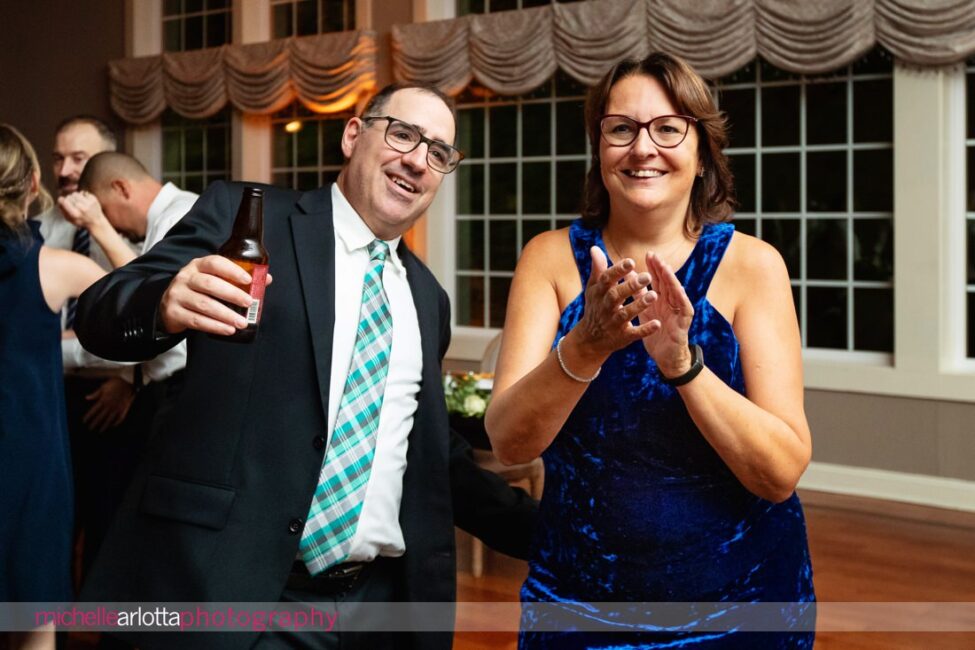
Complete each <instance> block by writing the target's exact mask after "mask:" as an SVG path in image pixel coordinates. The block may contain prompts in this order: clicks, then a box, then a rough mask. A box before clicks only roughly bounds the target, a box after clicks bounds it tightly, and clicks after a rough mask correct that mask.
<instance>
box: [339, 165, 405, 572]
mask: <svg viewBox="0 0 975 650" xmlns="http://www.w3.org/2000/svg"><path fill="white" fill-rule="evenodd" d="M332 215H333V219H334V223H335V271H336V272H335V278H336V280H335V329H334V331H333V335H332V374H331V381H330V383H329V400H328V439H329V442H331V438H332V431H333V430H334V428H335V419H336V416H337V415H338V410H339V405H340V403H341V401H342V392H343V390H344V388H345V381H346V378H347V377H348V374H349V366H350V365H351V362H352V352H353V349H354V348H355V335H356V328H357V327H358V324H359V309H360V306H361V302H362V283H363V278H364V276H365V273H366V267H367V266H368V264H369V250H368V246H369V244H370V242H372V241H373V240H374V239H376V236H375V235H374V234H373V233H372V231H371V230H369V227H368V226H366V224H365V223H364V222H363V221H362V218H361V217H359V215H358V213H356V211H355V210H354V209H353V207H352V206H351V205H350V204H349V202H348V201H347V200H346V198H345V197H344V196H343V195H342V192H341V191H340V190H339V186H338V184H333V185H332ZM399 240H400V238H399V237H397V238H396V239H393V240H390V241H387V243H388V244H389V250H390V255H389V257H387V259H386V266H385V267H384V269H383V289H384V290H385V292H386V299H387V300H388V302H389V310H390V313H391V314H392V317H393V344H392V345H393V348H392V351H391V353H390V357H389V371H388V374H387V376H386V388H385V392H384V397H383V405H382V410H381V411H380V414H379V427H378V430H377V432H376V454H375V457H374V458H373V461H372V470H371V472H370V475H369V482H368V484H367V485H366V492H365V501H364V503H363V506H362V511H361V513H360V515H359V523H358V526H357V527H356V532H355V535H354V536H353V538H352V547H351V551H350V554H349V557H348V561H357V562H363V561H370V560H373V559H375V557H376V556H377V555H383V556H392V557H395V556H399V555H402V554H403V553H404V552H405V550H406V543H405V542H404V541H403V531H402V530H401V529H400V525H399V510H400V501H401V500H402V497H403V474H404V473H405V472H406V449H407V445H408V437H409V434H410V431H411V430H412V428H413V418H414V415H415V414H416V406H417V399H416V398H417V393H418V392H419V390H420V378H421V373H422V371H423V354H422V352H421V350H420V326H419V322H418V320H417V315H416V306H415V305H414V304H413V294H412V292H411V291H410V285H409V283H408V282H407V279H406V269H405V268H404V267H403V263H402V261H401V260H400V258H399V255H397V253H396V246H397V245H398V244H399ZM340 277H341V281H339V280H338V278H340ZM326 449H327V447H326Z"/></svg>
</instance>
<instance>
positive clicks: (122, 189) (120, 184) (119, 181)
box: [110, 178, 132, 201]
mask: <svg viewBox="0 0 975 650" xmlns="http://www.w3.org/2000/svg"><path fill="white" fill-rule="evenodd" d="M110 187H111V188H112V189H113V190H115V191H116V192H118V193H119V194H121V195H122V198H124V199H125V200H126V201H128V200H129V199H130V198H132V184H131V183H129V181H128V180H127V179H125V178H116V179H115V180H113V181H112V182H111V184H110Z"/></svg>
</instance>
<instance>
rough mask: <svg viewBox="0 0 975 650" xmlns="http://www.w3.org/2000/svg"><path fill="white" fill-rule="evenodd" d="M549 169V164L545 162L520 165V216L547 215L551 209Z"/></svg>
mask: <svg viewBox="0 0 975 650" xmlns="http://www.w3.org/2000/svg"><path fill="white" fill-rule="evenodd" d="M551 169H552V165H551V163H547V162H537V163H524V164H522V166H521V173H522V179H521V212H522V214H549V211H550V210H551V207H552V203H551V200H550V196H549V195H550V194H551V190H550V186H549V180H550V177H551Z"/></svg>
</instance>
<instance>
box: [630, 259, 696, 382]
mask: <svg viewBox="0 0 975 650" xmlns="http://www.w3.org/2000/svg"><path fill="white" fill-rule="evenodd" d="M647 269H648V270H649V271H650V276H651V277H652V278H653V287H654V290H655V291H656V292H657V295H658V298H657V300H654V301H653V302H651V303H649V304H648V305H647V306H646V307H645V308H644V309H643V311H642V312H640V323H641V324H649V323H657V324H658V327H657V328H656V329H655V330H654V332H653V333H651V334H649V335H647V336H645V337H643V346H644V347H645V348H646V349H647V354H649V355H650V357H651V358H652V359H653V360H654V361H655V362H656V364H657V367H658V368H659V369H660V372H661V373H663V375H664V376H665V377H678V376H680V375H682V374H684V373H685V372H687V371H688V370H689V369H690V367H691V362H692V360H691V353H690V350H689V349H688V347H687V345H688V341H687V333H688V330H689V329H690V327H691V321H693V320H694V306H693V305H692V304H691V301H690V299H689V298H688V297H687V293H686V292H685V291H684V287H683V286H681V283H680V281H679V280H678V279H677V276H676V275H675V274H674V271H673V269H671V268H670V265H668V264H667V263H666V262H664V261H663V260H662V259H660V258H659V257H657V255H655V254H654V253H647Z"/></svg>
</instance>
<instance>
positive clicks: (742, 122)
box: [718, 88, 755, 147]
mask: <svg viewBox="0 0 975 650" xmlns="http://www.w3.org/2000/svg"><path fill="white" fill-rule="evenodd" d="M718 99H719V101H720V107H721V110H723V111H724V112H726V113H727V114H728V135H729V136H730V140H731V144H730V145H729V146H731V147H754V146H755V90H754V89H752V88H745V89H742V90H724V91H721V94H720V95H719V97H718Z"/></svg>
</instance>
